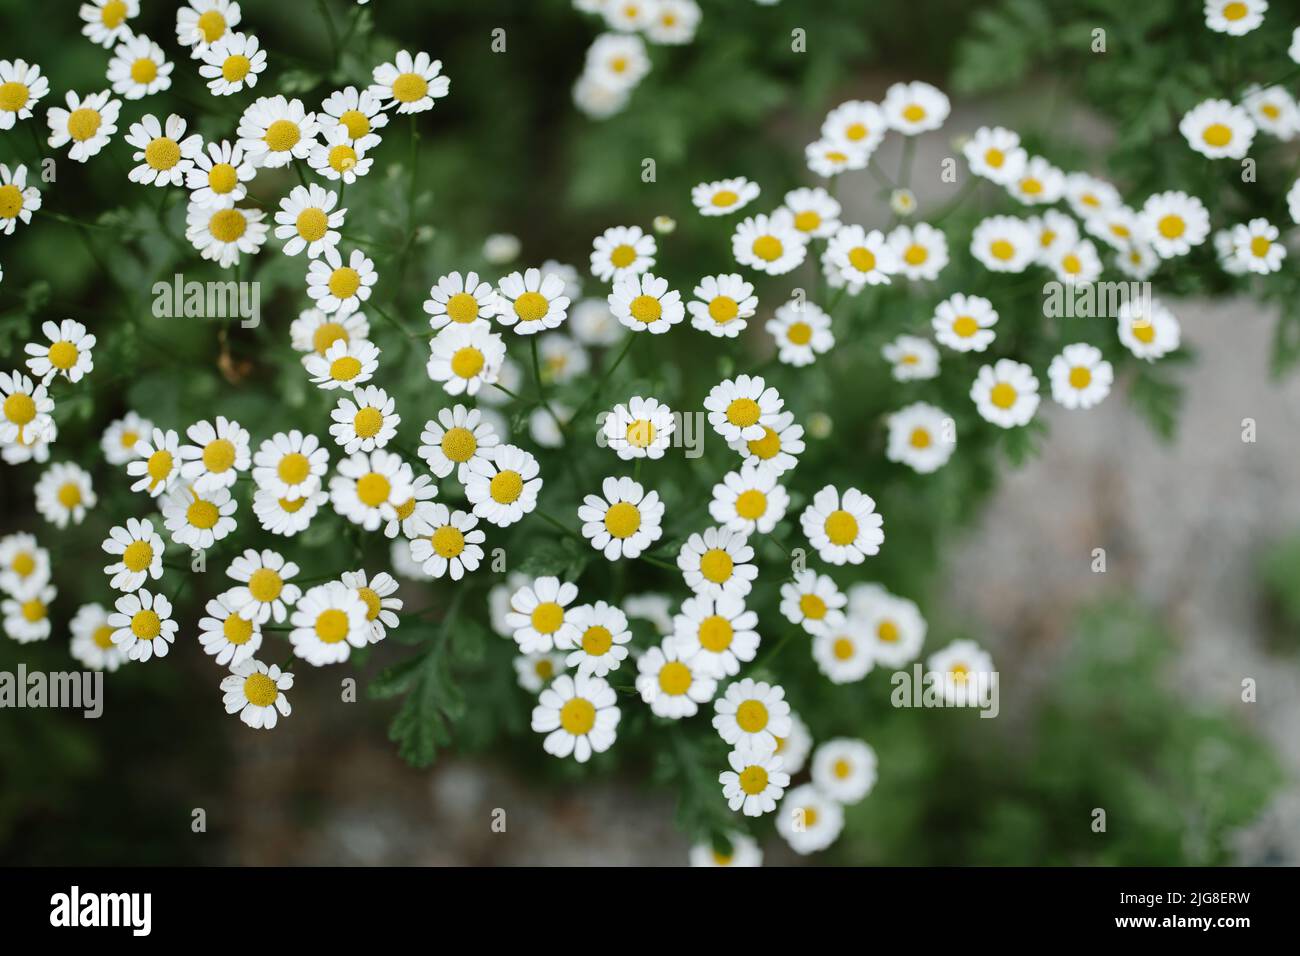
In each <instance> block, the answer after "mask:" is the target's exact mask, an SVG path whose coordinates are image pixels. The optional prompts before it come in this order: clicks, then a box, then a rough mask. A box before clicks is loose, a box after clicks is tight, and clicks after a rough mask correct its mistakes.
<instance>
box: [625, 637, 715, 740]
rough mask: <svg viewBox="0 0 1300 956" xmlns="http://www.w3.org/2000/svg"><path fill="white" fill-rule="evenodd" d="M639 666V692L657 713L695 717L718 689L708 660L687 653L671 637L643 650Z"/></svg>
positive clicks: (637, 663) (638, 662)
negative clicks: (702, 705) (701, 706)
mask: <svg viewBox="0 0 1300 956" xmlns="http://www.w3.org/2000/svg"><path fill="white" fill-rule="evenodd" d="M636 668H637V678H636V689H637V693H639V694H640V695H641V699H642V700H643V701H645V702H646V703H647V704H649V705H650V709H651V710H652V711H653V712H654V713H655V714H657V715H658V716H660V717H667V718H669V719H670V720H680V719H681V718H683V717H694V716H695V714H696V713H697V712H698V711H699V709H700V704H707V703H708V702H709V701H711V700H712V699H713V695H714V694H715V693H716V692H717V689H718V682H717V680H716V678H715V677H714V676H713V671H712V670H711V669H710V664H709V662H707V661H705V660H703V659H702V658H697V657H689V658H688V657H686V656H685V655H683V654H682V652H681V648H680V647H679V645H678V644H677V642H676V641H675V640H674V639H672V638H668V639H666V640H664V641H663V642H662V643H660V644H659V645H658V646H657V647H652V648H650V649H649V650H648V651H646V652H645V653H644V654H642V655H641V656H640V657H639V658H638V659H637V662H636Z"/></svg>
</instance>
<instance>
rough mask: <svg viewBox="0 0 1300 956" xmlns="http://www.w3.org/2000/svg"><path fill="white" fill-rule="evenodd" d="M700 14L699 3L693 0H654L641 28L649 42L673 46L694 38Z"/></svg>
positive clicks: (688, 41)
mask: <svg viewBox="0 0 1300 956" xmlns="http://www.w3.org/2000/svg"><path fill="white" fill-rule="evenodd" d="M700 15H701V11H700V5H699V4H698V3H696V2H695V0H656V2H655V4H654V5H653V7H652V10H651V17H650V19H649V21H648V22H647V23H646V25H645V26H644V27H643V29H644V30H645V35H646V37H647V38H648V39H649V40H650V42H651V43H664V44H669V45H673V46H677V45H680V44H685V43H690V42H691V41H692V40H693V39H695V28H696V27H697V26H698V25H699V22H700Z"/></svg>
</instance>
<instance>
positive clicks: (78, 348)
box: [25, 220, 1276, 385]
mask: <svg viewBox="0 0 1300 956" xmlns="http://www.w3.org/2000/svg"><path fill="white" fill-rule="evenodd" d="M1261 221H1262V220H1261ZM1274 233H1275V235H1276V230H1275V231H1274ZM41 331H42V332H43V333H44V334H45V337H46V338H47V339H49V341H50V344H49V345H42V344H41V343H39V342H30V343H28V344H27V346H26V349H25V351H26V352H27V354H28V356H29V358H28V359H27V368H28V370H29V371H30V372H31V373H32V375H33V376H35V377H36V379H38V380H39V381H40V383H41V384H42V385H48V384H49V383H50V381H51V380H52V379H53V378H54V377H55V376H56V375H62V376H63V377H64V378H66V379H67V380H68V381H69V382H79V381H81V379H82V376H84V375H87V374H89V373H90V372H91V371H92V370H93V369H94V367H95V363H94V361H93V360H92V359H91V354H90V350H91V349H93V348H94V347H95V336H93V335H90V334H89V333H87V332H86V327H85V326H84V325H82V324H81V323H80V322H77V321H75V320H74V319H64V320H63V321H62V322H59V323H58V324H55V323H54V322H44V323H42V324H41Z"/></svg>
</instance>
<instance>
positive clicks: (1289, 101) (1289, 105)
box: [1241, 86, 1300, 142]
mask: <svg viewBox="0 0 1300 956" xmlns="http://www.w3.org/2000/svg"><path fill="white" fill-rule="evenodd" d="M1241 105H1242V106H1243V107H1244V108H1245V110H1246V112H1247V113H1248V114H1249V115H1250V118H1251V120H1252V121H1253V122H1254V124H1255V125H1256V126H1257V127H1258V128H1259V129H1262V130H1263V131H1264V132H1266V133H1268V134H1269V135H1271V136H1275V137H1277V138H1278V139H1280V140H1283V141H1284V142H1289V141H1290V140H1292V139H1295V136H1296V133H1297V132H1300V107H1297V106H1296V101H1295V97H1293V96H1292V95H1291V93H1290V92H1289V91H1288V90H1287V89H1286V88H1285V87H1282V86H1267V87H1260V86H1251V87H1248V88H1247V89H1246V92H1245V94H1244V95H1243V96H1242V100H1241Z"/></svg>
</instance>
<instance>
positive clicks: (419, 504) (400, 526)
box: [384, 462, 438, 538]
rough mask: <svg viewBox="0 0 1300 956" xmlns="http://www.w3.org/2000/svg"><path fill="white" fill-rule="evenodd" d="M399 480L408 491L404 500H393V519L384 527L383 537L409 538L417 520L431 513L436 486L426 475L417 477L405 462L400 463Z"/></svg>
mask: <svg viewBox="0 0 1300 956" xmlns="http://www.w3.org/2000/svg"><path fill="white" fill-rule="evenodd" d="M401 480H402V482H403V483H404V484H405V485H406V487H407V488H408V489H409V493H408V495H407V496H406V497H405V498H401V499H394V501H393V507H394V508H396V509H397V514H396V516H395V517H393V518H390V519H389V520H388V522H387V523H386V524H385V525H384V537H386V538H396V537H397V536H398V534H404V535H406V536H407V537H410V536H411V535H412V534H414V533H415V529H416V527H417V526H418V520H417V519H419V518H423V517H427V516H428V515H429V514H431V513H432V508H433V499H434V498H436V497H437V495H438V486H437V485H436V484H434V481H433V479H432V478H431V477H429V476H428V475H423V474H422V475H417V474H415V470H414V469H413V468H411V466H410V465H408V464H407V463H406V462H402V469H401Z"/></svg>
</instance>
